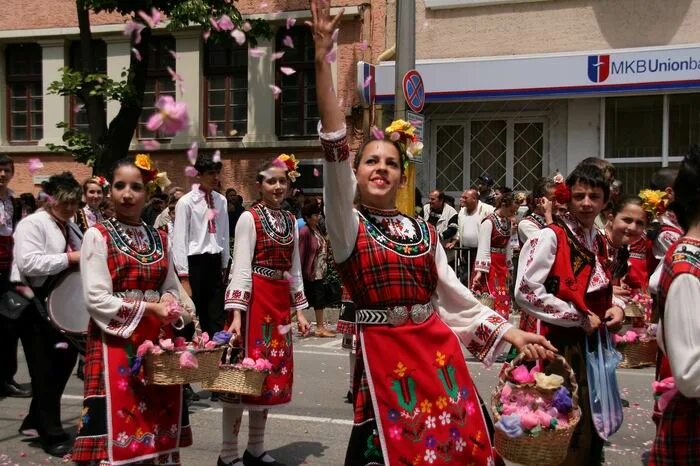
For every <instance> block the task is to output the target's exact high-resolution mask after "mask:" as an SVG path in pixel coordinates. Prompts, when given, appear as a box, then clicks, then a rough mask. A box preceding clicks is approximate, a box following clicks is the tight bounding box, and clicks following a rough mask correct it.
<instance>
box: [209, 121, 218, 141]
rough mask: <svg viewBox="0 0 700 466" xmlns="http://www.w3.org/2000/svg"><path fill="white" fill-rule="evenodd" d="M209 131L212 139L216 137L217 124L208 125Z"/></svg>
mask: <svg viewBox="0 0 700 466" xmlns="http://www.w3.org/2000/svg"><path fill="white" fill-rule="evenodd" d="M207 129H208V130H209V137H212V138H214V137H216V129H217V126H216V123H209V124H208V125H207Z"/></svg>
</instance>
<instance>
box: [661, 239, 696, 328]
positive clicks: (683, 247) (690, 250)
mask: <svg viewBox="0 0 700 466" xmlns="http://www.w3.org/2000/svg"><path fill="white" fill-rule="evenodd" d="M684 273H689V274H691V275H693V276H694V277H695V278H697V279H700V241H698V240H695V239H692V238H687V237H683V238H681V239H679V240H678V241H677V242H676V243H675V244H674V245H673V246H671V247H670V248H668V251H666V256H665V257H664V264H663V269H662V270H661V279H660V282H659V284H660V286H659V315H660V317H661V319H663V318H664V312H665V307H666V296H668V289H669V288H670V287H671V283H672V282H673V280H674V279H675V278H676V277H677V276H679V275H681V274H684ZM662 328H663V327H662Z"/></svg>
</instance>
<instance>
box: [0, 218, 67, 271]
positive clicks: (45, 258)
mask: <svg viewBox="0 0 700 466" xmlns="http://www.w3.org/2000/svg"><path fill="white" fill-rule="evenodd" d="M46 233H47V232H46V228H45V227H44V226H43V225H41V223H40V222H39V221H35V217H34V216H32V217H29V218H27V219H25V220H22V221H21V222H19V223H18V224H17V227H16V228H15V233H14V235H13V236H14V240H15V245H14V249H13V259H14V261H15V264H17V269H18V270H19V272H20V274H21V275H22V276H23V277H49V276H52V275H56V274H57V273H59V272H62V271H64V270H66V269H67V268H68V254H66V253H65V252H61V253H58V254H47V252H46V237H45V235H46ZM56 233H57V234H59V235H60V233H58V230H57V231H56Z"/></svg>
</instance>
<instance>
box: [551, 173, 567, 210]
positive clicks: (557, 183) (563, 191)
mask: <svg viewBox="0 0 700 466" xmlns="http://www.w3.org/2000/svg"><path fill="white" fill-rule="evenodd" d="M552 181H553V182H554V199H555V200H556V201H557V202H558V203H559V204H568V203H569V201H570V200H571V190H570V189H569V186H567V184H566V180H565V179H564V175H562V174H561V173H557V174H555V175H554V176H553V177H552Z"/></svg>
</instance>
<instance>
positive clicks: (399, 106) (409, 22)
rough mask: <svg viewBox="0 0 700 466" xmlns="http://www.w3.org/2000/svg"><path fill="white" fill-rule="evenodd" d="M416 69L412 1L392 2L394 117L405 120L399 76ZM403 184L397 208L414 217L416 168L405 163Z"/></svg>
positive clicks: (414, 16) (405, 110)
mask: <svg viewBox="0 0 700 466" xmlns="http://www.w3.org/2000/svg"><path fill="white" fill-rule="evenodd" d="M415 67H416V2H415V0H396V66H395V78H394V79H395V83H394V118H395V119H399V118H400V119H402V120H406V121H408V114H407V111H408V108H407V105H406V100H405V99H404V95H403V77H404V75H405V74H406V73H407V72H408V71H409V70H412V69H414V68H415ZM405 174H406V180H407V182H406V185H405V186H404V187H402V188H401V189H399V193H398V196H397V199H396V203H397V207H398V208H399V210H400V211H401V212H403V213H404V214H405V215H408V216H411V217H413V216H414V215H415V192H416V190H415V187H416V166H415V164H414V163H409V164H408V169H407V170H406V173H405Z"/></svg>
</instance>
